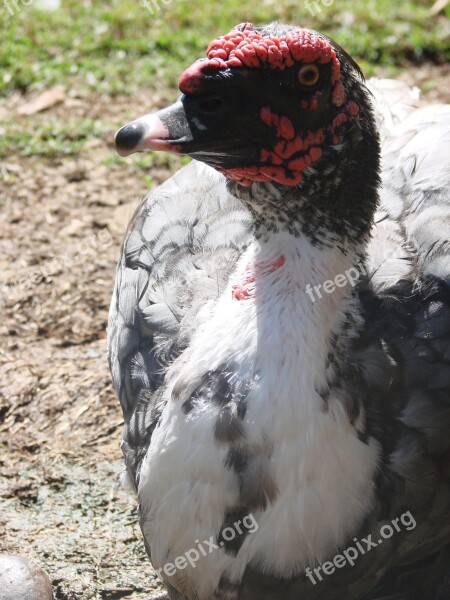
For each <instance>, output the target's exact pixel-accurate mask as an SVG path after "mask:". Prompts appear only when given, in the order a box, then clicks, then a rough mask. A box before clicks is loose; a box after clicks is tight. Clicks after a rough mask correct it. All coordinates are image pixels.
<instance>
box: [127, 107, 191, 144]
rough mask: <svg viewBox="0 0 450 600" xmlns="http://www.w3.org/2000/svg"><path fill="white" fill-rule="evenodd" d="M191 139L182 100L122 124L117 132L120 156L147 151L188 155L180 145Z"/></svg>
mask: <svg viewBox="0 0 450 600" xmlns="http://www.w3.org/2000/svg"><path fill="white" fill-rule="evenodd" d="M191 140H192V134H191V132H190V129H189V124H188V121H187V118H186V114H185V111H184V107H183V105H182V103H181V102H180V101H178V102H175V103H174V104H172V105H171V106H168V107H167V108H164V109H162V110H160V111H158V112H156V113H152V114H148V115H145V116H143V117H141V118H140V119H136V120H135V121H132V122H131V123H128V125H125V126H124V127H121V128H120V129H119V131H118V132H117V133H116V136H115V145H116V150H117V153H118V154H119V155H120V156H129V155H130V154H133V153H134V152H144V151H146V150H160V151H164V152H174V153H176V154H184V152H183V151H182V149H181V147H180V144H181V143H188V142H189V141H191Z"/></svg>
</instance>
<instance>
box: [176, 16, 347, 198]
mask: <svg viewBox="0 0 450 600" xmlns="http://www.w3.org/2000/svg"><path fill="white" fill-rule="evenodd" d="M206 54H207V58H206V59H200V60H198V61H196V62H195V63H194V64H193V65H191V66H190V67H189V68H188V69H186V71H184V73H183V74H182V75H181V77H180V90H181V91H182V92H183V93H186V94H195V93H201V92H202V91H203V85H204V82H205V71H206V70H210V69H228V68H261V67H268V68H271V69H278V70H281V71H283V70H284V69H286V68H287V67H292V66H293V65H294V64H295V63H296V62H300V63H302V64H305V63H313V62H317V63H319V64H327V63H330V64H331V78H330V87H331V102H332V104H333V105H334V106H336V107H338V108H340V109H341V110H340V112H339V113H338V115H337V116H336V117H335V118H334V119H333V121H332V122H331V123H329V124H328V125H327V126H325V127H322V128H320V129H318V130H316V131H314V132H304V131H296V130H295V127H294V124H293V123H292V121H291V120H290V119H289V118H288V117H286V116H284V115H277V114H275V113H274V112H273V111H272V110H271V108H270V107H268V106H266V107H263V108H262V109H261V112H260V119H261V121H262V122H263V123H264V124H265V125H267V126H269V127H276V129H277V133H276V137H277V142H276V144H275V146H274V147H273V148H263V149H261V153H260V157H259V160H260V162H259V163H258V164H256V165H249V166H245V167H235V168H232V169H222V168H220V167H216V168H217V170H218V171H220V172H221V173H223V174H224V175H226V177H228V178H230V179H233V180H235V181H237V182H238V183H239V184H240V185H243V186H247V187H248V186H251V185H252V183H254V182H256V181H260V182H276V183H280V184H282V185H287V186H295V185H298V184H300V183H301V182H302V180H303V172H304V170H305V169H306V168H307V167H309V166H310V165H312V164H313V163H315V162H317V161H318V160H319V159H320V158H321V156H322V154H323V151H322V145H323V143H324V141H325V139H326V137H327V134H329V135H331V141H332V143H333V144H338V143H339V141H340V136H339V129H340V128H341V127H342V126H343V125H344V123H346V122H347V121H348V119H349V117H351V118H355V119H357V118H358V113H359V107H358V105H357V104H356V103H355V102H353V101H350V102H347V96H346V93H345V89H344V86H343V85H342V83H341V81H340V75H341V65H340V62H339V59H338V58H337V56H336V51H335V49H334V48H333V46H332V45H331V44H330V43H329V42H328V41H327V40H324V39H322V38H320V37H319V36H317V35H315V34H314V33H311V32H308V31H305V30H304V29H294V30H292V31H289V32H287V33H286V35H284V36H281V37H279V38H277V37H274V36H263V35H262V34H261V33H260V32H259V31H255V29H254V28H253V25H252V24H251V23H241V24H240V25H237V26H236V27H235V28H234V29H232V31H231V32H230V33H228V34H227V35H224V36H222V37H219V38H217V39H216V40H214V41H212V42H211V43H210V44H209V46H208V49H207V51H206ZM318 94H320V92H317V93H316V94H313V96H312V97H311V99H310V100H309V101H307V100H305V101H303V102H302V108H307V109H308V110H315V109H316V108H317V106H318Z"/></svg>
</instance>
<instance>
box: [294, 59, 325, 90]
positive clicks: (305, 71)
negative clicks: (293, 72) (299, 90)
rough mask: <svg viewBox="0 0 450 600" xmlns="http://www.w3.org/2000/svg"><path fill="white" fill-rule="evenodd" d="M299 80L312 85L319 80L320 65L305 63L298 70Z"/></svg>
mask: <svg viewBox="0 0 450 600" xmlns="http://www.w3.org/2000/svg"><path fill="white" fill-rule="evenodd" d="M297 77H298V82H299V83H300V84H301V85H305V86H307V87H311V86H313V85H315V84H316V83H317V82H318V81H319V77H320V71H319V67H318V66H317V65H315V64H310V65H303V67H301V69H300V71H299V72H298V75H297Z"/></svg>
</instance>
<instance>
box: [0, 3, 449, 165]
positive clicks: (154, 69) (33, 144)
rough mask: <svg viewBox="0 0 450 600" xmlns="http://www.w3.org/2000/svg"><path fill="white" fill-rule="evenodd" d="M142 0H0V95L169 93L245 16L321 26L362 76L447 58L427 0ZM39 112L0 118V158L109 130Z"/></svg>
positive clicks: (438, 21)
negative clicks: (55, 0)
mask: <svg viewBox="0 0 450 600" xmlns="http://www.w3.org/2000/svg"><path fill="white" fill-rule="evenodd" d="M9 1H10V5H11V6H13V5H12V0H9ZM149 1H150V2H154V3H158V4H159V6H160V10H159V11H157V10H153V14H152V13H151V12H150V11H149V10H148V9H147V8H145V6H144V5H143V4H142V0H107V1H103V2H99V1H96V0H61V7H60V8H59V9H57V10H55V11H53V12H50V13H49V12H44V11H42V10H39V9H38V7H37V2H38V0H34V3H33V2H32V3H31V4H30V5H29V6H25V5H23V4H21V0H17V2H18V8H19V10H17V11H16V10H15V9H13V10H15V13H14V15H10V14H9V13H8V11H7V10H6V8H5V7H4V5H3V2H2V0H0V12H1V13H2V15H1V17H2V18H1V21H0V39H1V44H0V97H1V96H4V97H5V96H6V97H7V96H8V95H9V94H11V93H13V92H17V91H19V92H22V93H24V92H38V91H40V90H45V89H47V88H48V87H49V86H51V85H54V84H57V83H58V84H60V83H63V84H64V85H65V86H66V87H67V88H68V90H69V93H72V92H74V91H75V92H76V93H81V94H83V95H86V94H87V95H89V94H92V95H93V96H92V98H93V100H92V101H93V102H95V95H96V94H98V93H103V94H109V95H111V96H114V95H115V94H117V93H119V92H120V93H132V92H133V90H135V89H136V88H137V87H139V88H144V89H146V90H148V91H149V92H151V91H157V92H158V93H159V94H161V93H162V94H166V95H167V96H168V97H174V96H175V95H176V93H177V92H176V88H177V80H178V76H179V74H180V72H181V71H182V70H183V69H184V68H185V67H186V66H187V65H189V64H190V63H191V62H192V61H193V60H195V59H196V58H198V57H201V56H204V52H205V48H206V46H207V45H208V42H209V41H210V40H211V39H213V38H214V37H215V36H217V35H220V34H223V33H226V32H228V31H229V30H230V29H231V27H232V26H233V25H235V24H237V23H239V22H242V21H246V20H249V21H252V22H253V23H264V22H269V21H272V20H278V21H282V22H289V23H296V24H301V25H303V26H307V27H312V28H314V29H319V30H321V31H323V32H325V33H327V34H328V35H330V36H331V37H333V38H334V39H335V40H336V41H337V42H338V43H339V44H341V45H342V46H343V47H344V48H345V49H346V50H347V51H348V52H349V53H350V54H351V55H352V56H354V57H355V58H356V59H357V60H358V61H359V62H360V64H361V66H362V67H363V69H364V71H365V73H366V74H368V75H370V74H372V73H373V72H374V68H375V66H379V65H383V66H386V67H392V68H393V69H395V68H396V67H398V66H401V65H403V64H404V63H405V61H406V60H408V61H415V62H422V61H425V60H431V61H443V60H445V58H450V55H449V48H448V42H447V40H448V35H449V31H450V30H449V20H448V18H446V16H444V15H440V16H439V17H431V16H430V6H431V4H432V0H416V1H412V0H405V1H403V2H401V3H391V1H390V0H368V1H367V2H360V3H358V2H356V1H355V0H334V2H332V3H331V4H330V6H326V5H325V4H324V0H310V4H311V3H312V6H313V9H314V6H316V8H315V14H314V15H311V14H310V12H309V11H308V8H307V4H305V0H259V1H258V2H255V0H252V1H250V0H222V1H221V2H217V3H216V2H211V0H208V1H205V0H200V1H194V2H193V1H191V0H149ZM326 2H327V3H330V0H326ZM447 16H450V7H448V8H447ZM47 114H49V113H46V114H45V117H44V118H41V117H42V115H37V116H35V117H32V118H20V119H19V120H18V121H17V122H16V123H11V122H7V123H2V124H1V127H0V158H1V157H5V156H9V155H11V154H12V153H16V154H18V155H19V156H23V157H26V156H38V157H39V156H41V157H46V158H52V157H55V156H64V155H67V154H76V153H78V152H80V151H81V150H82V149H83V148H85V146H86V144H87V142H88V140H89V138H92V136H102V135H103V134H104V133H105V132H106V131H107V130H108V126H106V125H105V124H103V123H101V122H99V121H95V122H94V121H93V120H91V119H85V118H83V119H82V118H80V117H78V119H76V118H72V117H71V116H70V112H69V114H68V118H67V120H64V121H61V120H59V121H57V120H56V119H55V117H51V116H49V117H47ZM107 118H108V117H107ZM112 125H114V124H111V123H109V128H111V126H112ZM137 164H139V161H138V163H137ZM141 167H142V169H146V168H147V167H148V165H141ZM137 168H139V166H138V167H137Z"/></svg>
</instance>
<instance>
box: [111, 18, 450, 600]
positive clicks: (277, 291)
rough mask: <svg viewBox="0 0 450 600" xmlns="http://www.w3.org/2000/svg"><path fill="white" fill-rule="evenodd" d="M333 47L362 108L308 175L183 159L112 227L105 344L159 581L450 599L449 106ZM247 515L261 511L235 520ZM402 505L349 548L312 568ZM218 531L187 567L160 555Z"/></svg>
mask: <svg viewBox="0 0 450 600" xmlns="http://www.w3.org/2000/svg"><path fill="white" fill-rule="evenodd" d="M290 30H291V29H290V28H284V27H281V26H279V25H272V26H270V27H268V28H266V29H262V30H261V31H263V32H264V35H278V36H281V35H284V33H285V32H286V31H290ZM324 39H325V40H327V39H328V38H324ZM334 47H335V48H336V54H337V57H338V59H339V60H340V62H341V73H342V82H343V85H344V90H345V93H346V94H347V96H348V98H352V99H353V100H354V101H355V102H356V103H357V104H358V106H359V109H360V111H359V116H358V119H359V120H357V121H355V123H353V124H352V125H351V126H349V127H348V128H346V126H345V127H344V129H343V132H342V134H341V139H340V141H339V143H338V142H336V141H335V142H336V143H334V142H333V143H331V145H330V146H327V145H326V143H325V144H324V146H323V153H324V155H323V159H321V160H320V159H319V160H318V162H317V163H315V164H314V165H312V166H311V167H310V168H307V169H306V170H305V171H304V172H303V180H302V183H301V184H300V185H298V186H290V187H285V186H284V185H281V184H280V183H278V182H276V181H274V182H258V181H257V182H255V183H253V184H252V185H248V186H245V187H243V186H242V185H240V184H239V183H237V182H235V181H231V180H228V182H227V181H226V179H225V176H224V175H223V174H220V173H218V172H217V171H216V170H215V169H214V168H212V167H211V166H207V165H204V164H202V163H200V162H197V161H195V160H194V161H193V162H191V163H190V164H189V165H188V166H186V167H184V168H183V169H181V170H180V171H178V172H177V173H176V174H175V175H174V176H173V177H171V178H170V179H169V180H168V181H166V182H165V183H164V184H163V185H162V186H160V187H159V188H157V189H156V190H155V191H153V192H152V193H151V194H149V196H148V197H147V198H146V199H145V200H144V202H143V203H142V204H141V206H140V208H139V209H138V211H137V212H136V215H135V217H134V218H133V220H132V223H131V224H130V227H129V229H128V233H127V235H126V238H125V241H124V245H123V249H122V254H121V259H120V262H119V267H118V272H117V280H116V287H115V292H114V297H113V301H112V305H111V313H110V321H109V360H110V366H111V372H112V377H113V381H114V385H115V388H116V390H117V393H118V395H119V398H120V402H121V405H122V409H123V412H124V417H125V429H124V434H123V442H122V448H123V451H124V456H125V462H126V465H127V469H128V473H129V477H130V479H131V481H132V482H133V484H134V486H135V488H136V491H137V493H138V498H139V503H140V509H141V517H140V521H141V527H142V530H143V534H144V538H145V542H146V547H147V549H148V551H149V554H151V558H152V562H153V564H154V565H155V568H157V569H159V570H160V573H161V575H162V577H163V578H164V580H165V582H166V584H167V587H168V593H169V597H170V599H171V600H194V599H196V600H197V599H198V600H213V598H216V599H221V600H261V599H264V600H316V599H319V598H320V600H341V599H342V598H346V599H349V600H415V599H417V600H419V599H420V600H423V599H424V598H427V600H428V599H430V600H448V599H449V598H450V520H449V506H450V462H449V459H450V435H449V433H450V254H449V250H450V193H449V192H450V164H449V162H448V156H449V150H450V107H443V106H430V107H427V108H423V109H420V110H417V109H415V107H414V100H415V97H416V92H414V91H411V90H410V89H409V88H407V86H404V85H403V84H399V83H397V84H396V83H393V82H388V81H385V80H381V81H380V80H371V81H370V82H369V83H368V84H367V88H368V89H369V90H371V92H369V91H367V88H366V86H365V85H364V83H363V82H362V80H361V79H360V76H359V74H358V72H357V71H356V69H355V65H354V64H353V63H352V61H351V59H350V58H349V57H347V55H345V53H343V51H341V49H340V48H339V47H338V46H337V45H335V46H334ZM324 68H326V67H324ZM252 76H253V75H252ZM264 76H266V75H264ZM276 76H277V74H276V72H275V71H274V72H270V73H269V74H268V75H267V77H269V78H270V81H274V80H275V78H276ZM283 77H285V76H284V75H283ZM286 77H287V75H286ZM286 81H287V79H286ZM208 85H209V84H208ZM221 85H223V84H221ZM286 85H290V84H289V83H286ZM270 94H272V95H273V94H275V91H273V90H271V91H270ZM273 97H274V98H275V96H273ZM275 101H276V98H275V99H274V102H275ZM321 101H322V100H321V99H320V97H319V103H320V102H321ZM371 106H373V109H374V117H373V116H372V108H371ZM321 110H322V109H321ZM323 110H325V109H323ZM327 110H328V109H327ZM330 110H335V109H330ZM349 114H350V113H349ZM374 118H375V121H376V127H377V128H378V131H379V132H380V138H381V186H380V187H379V180H380V177H379V171H378V159H379V150H378V149H379V147H378V141H377V133H376V129H375V121H374ZM292 119H293V122H294V123H295V117H292ZM196 126H197V123H196ZM180 139H181V138H180ZM219 142H220V138H219ZM265 143H266V144H267V143H268V142H267V141H266V142H265ZM198 152H203V151H202V150H201V149H198V148H196V149H195V150H193V151H192V152H191V151H189V153H190V154H193V156H194V157H195V156H196V153H198ZM205 152H206V151H205ZM201 159H202V160H205V161H206V162H208V163H210V164H214V163H215V161H218V160H222V159H221V158H220V159H219V158H218V154H217V153H216V152H214V151H212V150H211V147H208V151H207V152H206V153H205V154H202V155H201ZM223 160H225V159H223ZM228 166H229V165H228ZM228 166H227V168H228ZM232 168H235V167H234V165H232ZM246 172H249V171H248V168H247V171H246ZM240 173H241V172H240ZM239 176H240V177H241V176H242V175H241V174H240V175H239ZM280 257H281V259H282V260H281V259H280ZM352 268H353V269H355V270H356V273H357V276H356V275H355V272H354V271H353V272H351V271H350V269H352ZM350 273H352V274H353V276H354V278H353V280H352V279H351V275H350ZM339 274H341V275H343V276H344V278H345V277H346V279H347V282H346V284H344V285H342V286H341V285H340V284H337V283H336V284H335V285H334V289H333V291H332V292H327V291H326V285H324V282H325V281H327V280H334V279H335V277H336V276H337V275H339ZM335 281H336V282H337V279H336V280H335ZM349 281H350V285H349ZM352 282H353V285H351V283H352ZM308 284H309V285H310V286H311V288H310V289H313V290H314V288H315V286H319V285H320V287H319V290H320V293H319V292H317V291H314V292H310V293H308V292H307V285H308ZM236 289H237V290H238V292H239V293H237V292H236ZM311 294H313V295H311ZM406 513H409V515H411V518H413V521H414V523H415V526H414V527H412V526H411V527H409V528H407V527H406V526H405V525H404V524H403V525H402V523H403V522H400V521H399V518H400V516H401V515H404V514H406ZM246 515H252V516H253V517H254V519H255V521H256V523H257V525H258V527H257V530H255V531H251V530H249V528H247V529H244V531H241V532H239V535H236V536H235V537H234V538H233V539H231V540H227V539H226V538H227V535H226V534H227V527H228V528H229V527H231V528H232V527H234V526H235V523H236V522H243V520H244V519H245V517H246ZM395 519H397V525H398V528H396V529H395V531H394V533H393V535H391V536H390V537H389V538H388V537H386V538H385V539H384V536H383V539H382V543H378V544H376V547H375V546H372V547H371V548H370V550H369V551H367V552H366V553H364V554H363V553H362V552H360V553H359V556H358V558H357V560H356V561H355V564H354V566H351V565H349V564H348V563H347V564H346V565H345V566H343V567H342V568H335V569H334V572H333V573H332V574H330V575H326V574H324V573H323V571H322V572H321V571H319V572H321V573H322V580H320V578H319V577H318V576H317V574H316V575H315V579H316V582H315V583H312V581H311V578H310V577H308V576H307V574H306V569H308V568H311V569H314V568H317V567H318V565H322V564H323V563H325V561H332V560H333V557H334V556H335V555H336V554H338V553H342V552H343V551H344V550H345V549H346V548H348V547H349V546H356V543H357V541H361V540H363V539H364V538H366V539H367V538H368V536H369V535H371V536H372V540H379V539H381V534H380V529H381V530H383V529H382V528H383V526H387V525H389V524H391V527H392V523H393V522H395ZM410 525H411V522H410ZM211 536H212V537H211ZM210 538H211V539H213V540H214V543H215V544H216V545H217V546H218V547H217V548H216V549H215V550H214V551H213V552H211V553H210V554H208V555H207V556H203V557H201V560H199V561H198V562H197V563H196V564H195V568H192V567H191V566H187V567H183V568H181V567H180V568H177V569H175V571H176V572H174V573H173V574H172V575H167V573H165V572H164V571H163V568H164V566H165V565H166V564H167V563H173V562H174V561H175V560H176V559H177V558H179V557H180V556H183V555H184V554H185V553H186V552H189V551H190V550H191V549H195V548H197V547H198V542H199V540H200V541H202V540H204V539H210ZM313 572H314V571H313Z"/></svg>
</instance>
